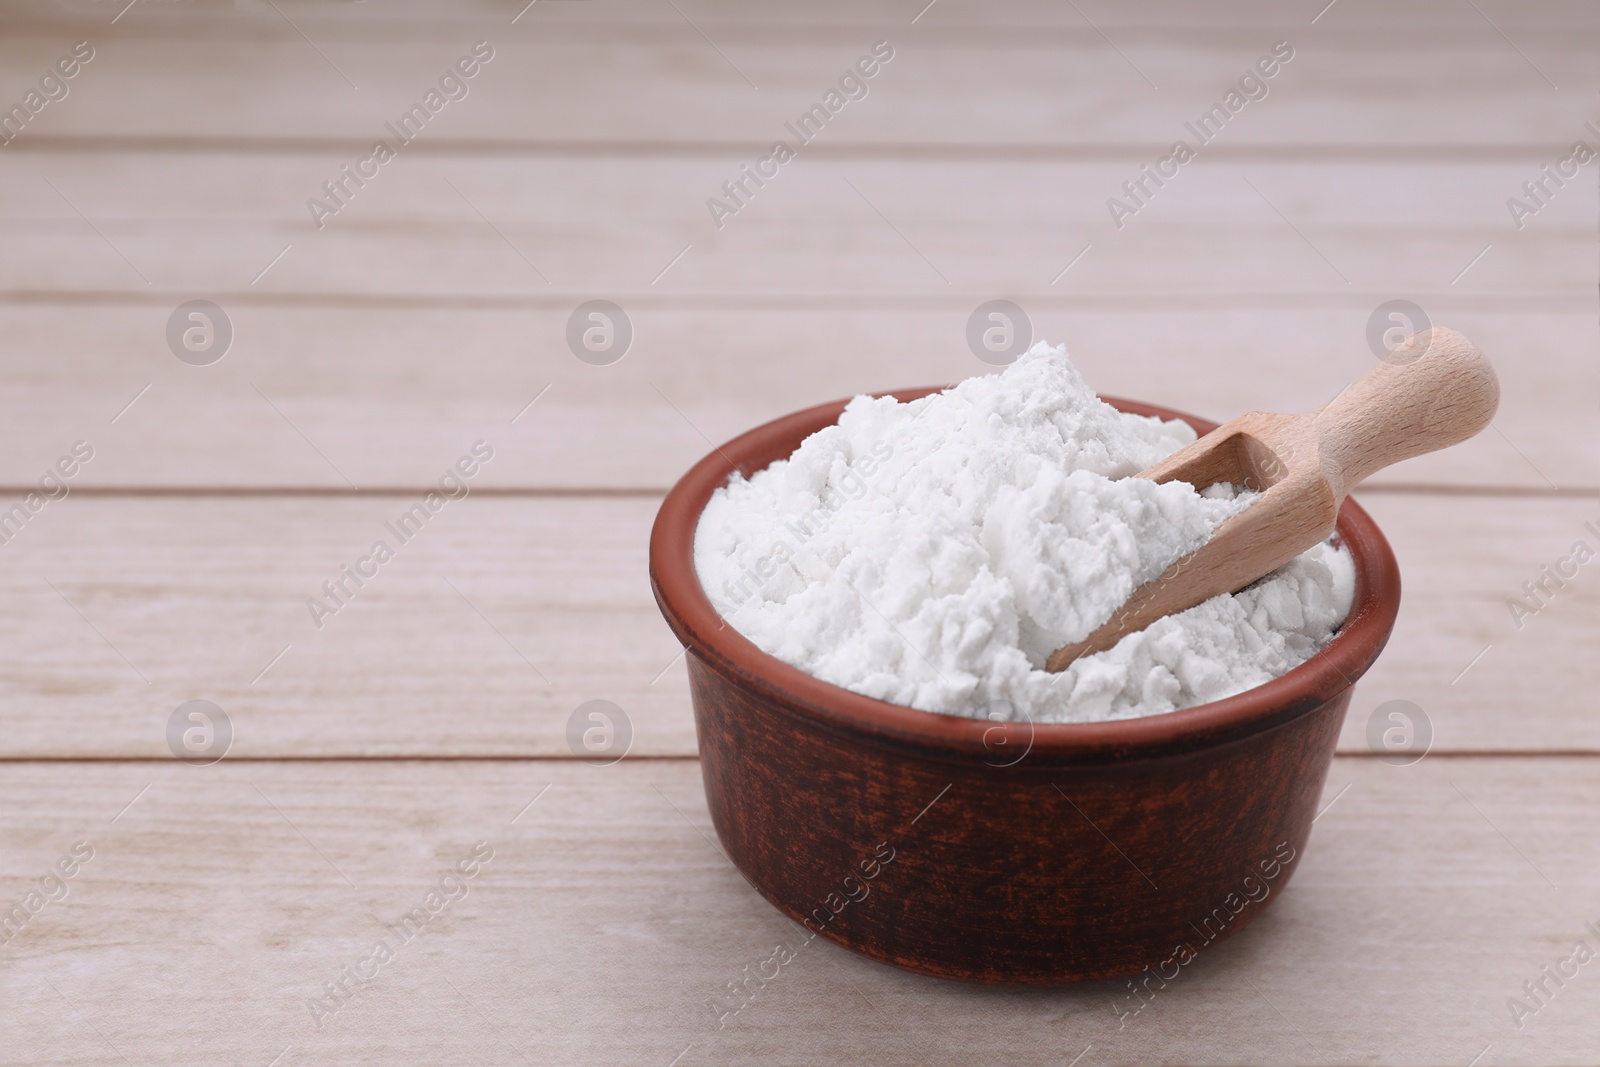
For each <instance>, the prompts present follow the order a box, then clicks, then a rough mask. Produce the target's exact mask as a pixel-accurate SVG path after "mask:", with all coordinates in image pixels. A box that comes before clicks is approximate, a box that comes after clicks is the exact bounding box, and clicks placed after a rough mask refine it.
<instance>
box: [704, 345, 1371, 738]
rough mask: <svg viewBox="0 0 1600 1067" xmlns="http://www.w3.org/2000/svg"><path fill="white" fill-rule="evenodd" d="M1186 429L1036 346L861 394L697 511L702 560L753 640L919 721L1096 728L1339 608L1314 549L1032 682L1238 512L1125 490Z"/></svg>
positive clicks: (1204, 692) (1300, 634) (1303, 653)
mask: <svg viewBox="0 0 1600 1067" xmlns="http://www.w3.org/2000/svg"><path fill="white" fill-rule="evenodd" d="M1194 439H1195V434H1194V431H1193V430H1192V429H1191V428H1190V427H1189V426H1188V425H1187V424H1186V423H1183V422H1180V421H1176V420H1174V421H1170V422H1163V421H1161V420H1159V419H1154V418H1145V417H1141V416H1136V415H1125V414H1123V413H1121V412H1119V411H1117V410H1116V409H1114V408H1112V407H1111V406H1110V405H1108V404H1106V403H1104V402H1103V401H1101V400H1100V399H1099V398H1098V397H1096V396H1095V395H1094V394H1093V392H1091V391H1090V389H1089V387H1088V386H1087V385H1086V384H1085V383H1084V381H1083V379H1082V378H1081V377H1080V376H1079V375H1078V372H1077V371H1076V369H1074V368H1073V366H1072V364H1071V363H1070V362H1069V361H1068V359H1067V356H1066V352H1065V350H1064V349H1061V348H1051V347H1050V346H1048V345H1045V344H1042V343H1041V344H1039V345H1035V346H1034V348H1033V350H1032V351H1030V352H1028V353H1027V354H1026V355H1024V356H1023V357H1022V358H1021V359H1019V360H1018V361H1017V362H1016V363H1014V364H1012V365H1011V366H1010V367H1008V368H1007V369H1006V370H1005V371H1004V372H1002V373H1000V374H991V375H985V376H982V377H977V378H971V379H968V380H967V381H964V382H962V383H961V384H960V385H957V386H955V387H954V388H952V389H949V390H946V391H945V392H943V393H937V394H934V395H932V396H928V397H924V398H923V399H921V400H916V401H912V402H911V403H909V404H902V403H900V402H898V401H896V400H894V399H893V398H890V397H884V398H879V399H873V398H870V397H864V396H859V397H856V398H855V399H854V400H852V401H851V402H850V403H849V405H848V406H847V407H846V408H845V410H844V413H843V414H842V415H841V416H840V417H839V421H838V423H837V424H835V425H833V426H829V427H826V428H825V429H822V430H819V431H818V432H817V433H814V434H812V435H811V436H810V437H808V438H806V440H805V441H804V442H802V443H801V445H800V447H799V448H798V449H797V450H796V451H795V452H794V454H793V455H792V456H790V457H789V458H788V459H785V460H779V461H777V462H775V463H773V464H772V465H771V466H769V467H767V468H766V469H765V470H762V471H758V472H757V473H755V474H754V475H752V476H751V477H749V478H743V477H738V476H735V477H734V478H733V479H731V480H730V481H729V483H728V484H727V485H726V486H724V487H723V488H721V489H719V490H717V492H716V493H714V494H713V495H712V497H711V500H710V501H709V502H708V503H707V505H706V508H705V511H704V513H703V514H702V515H701V518H700V523H699V526H698V528H697V530H696V533H695V546H694V554H695V569H696V571H697V573H698V575H699V577H700V582H701V585H702V586H703V587H704V588H705V590H706V592H707V593H708V594H709V595H710V597H711V599H712V602H713V603H714V605H715V606H716V608H717V610H718V611H719V612H721V613H722V615H723V616H724V617H725V618H726V619H727V620H728V622H729V623H730V624H731V625H733V626H734V628H735V629H737V630H738V631H739V632H740V633H742V634H744V635H745V636H746V637H748V638H749V639H750V640H751V641H752V642H754V643H755V644H756V645H757V646H758V647H759V648H761V649H763V650H764V651H766V652H768V653H770V654H771V655H773V656H776V657H777V658H779V659H781V660H783V661H784V662H785V663H789V664H791V665H793V666H795V667H798V668H799V669H801V670H803V671H806V672H807V673H810V674H813V675H815V676H816V677H818V678H821V679H823V680H825V681H828V682H832V683H833V684H835V685H839V686H842V687H844V688H846V689H850V690H853V691H855V692H858V693H862V694H864V695H867V696H872V697H877V698H879V699H882V700H888V701H892V702H894V703H898V704H906V705H910V706H912V707H916V708H921V709H923V710H926V711H938V712H946V713H950V714H958V715H970V716H976V717H987V718H1005V719H1011V718H1022V717H1029V718H1032V719H1033V720H1035V721H1039V722H1052V721H1054V722H1088V721H1103V720H1107V719H1119V718H1131V717H1136V716H1141V715H1152V714H1158V713H1161V712H1166V711H1172V710H1175V709H1177V708H1181V707H1188V706H1190V705H1193V704H1198V703H1204V702H1206V701H1210V700H1216V699H1220V698H1221V697H1224V696H1228V695H1231V694H1233V693H1238V692H1242V691H1243V690H1245V689H1248V688H1251V687H1252V686H1256V685H1259V684H1261V683H1262V682H1265V681H1268V680H1270V679H1272V678H1275V677H1277V676H1279V675H1281V674H1283V673H1284V672H1285V671H1288V670H1290V669H1291V668H1293V667H1295V666H1298V665H1299V664H1300V663H1303V662H1304V661H1305V660H1306V659H1308V658H1310V656H1311V655H1312V654H1313V653H1315V652H1316V651H1317V649H1319V648H1321V647H1322V645H1324V644H1326V642H1327V640H1328V638H1329V637H1330V636H1331V635H1332V634H1333V632H1334V631H1335V630H1336V629H1337V628H1338V627H1339V625H1340V624H1341V623H1342V622H1343V621H1344V618H1345V616H1346V615H1347V614H1348V613H1349V610H1350V604H1351V601H1352V599H1353V595H1354V586H1355V576H1354V567H1353V564H1352V563H1351V560H1350V557H1349V554H1348V553H1346V552H1344V551H1343V550H1342V549H1335V548H1333V547H1332V546H1329V545H1323V546H1319V547H1318V548H1315V549H1313V550H1311V551H1310V552H1307V553H1305V554H1304V555H1302V556H1300V557H1299V558H1297V559H1295V560H1293V561H1291V562H1290V563H1289V564H1287V565H1286V566H1285V567H1283V568H1281V569H1280V570H1278V571H1277V572H1275V573H1274V574H1272V575H1270V576H1268V577H1267V578H1264V579H1262V580H1261V581H1260V582H1258V583H1256V584H1255V585H1253V586H1251V587H1250V588H1248V589H1245V590H1242V591H1241V592H1239V593H1237V594H1233V595H1229V596H1219V597H1216V598H1214V599H1212V600H1210V601H1207V602H1206V603H1204V604H1200V605H1198V606H1196V607H1194V608H1191V609H1190V610H1189V611H1186V612H1183V613H1182V614H1179V615H1175V616H1171V617H1169V618H1166V619H1162V620H1161V621H1159V622H1157V623H1155V624H1154V625H1152V626H1150V627H1148V628H1147V629H1146V630H1144V631H1142V632H1139V633H1135V634H1130V635H1128V636H1127V637H1125V638H1123V639H1122V641H1121V642H1119V643H1118V644H1117V645H1116V646H1115V647H1114V648H1111V649H1108V650H1106V651H1104V652H1101V653H1098V654H1096V655H1092V656H1085V657H1083V658H1082V659H1080V660H1078V661H1077V662H1076V663H1074V664H1073V665H1072V666H1071V667H1070V668H1069V669H1068V670H1066V671H1063V672H1061V673H1059V674H1051V673H1048V672H1046V671H1044V670H1043V667H1044V662H1045V659H1046V658H1047V657H1048V656H1049V654H1050V653H1051V652H1053V651H1054V650H1055V649H1057V648H1060V647H1061V646H1062V645H1066V644H1070V643H1072V642H1075V641H1079V640H1082V639H1083V638H1084V637H1087V636H1088V635H1089V634H1090V633H1092V632H1093V631H1094V630H1095V629H1096V628H1097V627H1099V626H1100V624H1101V623H1103V622H1105V621H1106V620H1107V619H1108V618H1110V616H1111V613H1112V612H1113V611H1114V610H1115V609H1116V608H1117V607H1118V606H1120V605H1121V604H1122V602H1123V601H1125V600H1126V599H1127V598H1128V596H1129V595H1130V594H1131V593H1132V592H1133V591H1134V590H1135V589H1136V588H1138V587H1139V586H1140V585H1142V584H1143V583H1145V582H1147V581H1149V580H1150V579H1152V578H1154V577H1156V576H1157V575H1159V574H1160V573H1161V572H1162V571H1163V570H1165V569H1166V568H1167V567H1168V566H1169V565H1171V564H1172V563H1173V562H1174V561H1176V560H1177V559H1178V558H1179V557H1181V556H1183V555H1185V554H1187V553H1189V552H1192V551H1194V550H1195V549H1196V548H1199V547H1200V546H1201V545H1202V544H1204V543H1205V542H1206V540H1207V539H1208V538H1209V537H1210V536H1211V532H1212V530H1214V529H1215V528H1216V527H1217V525H1218V524H1220V523H1221V522H1222V521H1223V520H1224V519H1226V518H1228V517H1229V516H1230V515H1233V514H1236V513H1237V512H1239V511H1240V510H1242V509H1243V508H1245V507H1248V506H1249V504H1250V502H1251V501H1252V500H1253V499H1254V497H1255V494H1254V493H1250V492H1247V491H1242V490H1241V491H1235V490H1234V489H1233V488H1232V487H1230V486H1215V487H1212V488H1211V489H1208V490H1206V491H1205V492H1204V493H1198V492H1196V491H1195V490H1194V488H1193V487H1192V486H1190V485H1188V484H1186V483H1183V482H1169V483H1166V484H1162V485H1157V484H1156V483H1154V482H1150V481H1146V480H1144V479H1141V478H1130V477H1129V475H1132V474H1134V473H1136V472H1138V471H1140V470H1143V469H1144V468H1146V467H1148V466H1150V465H1152V464H1153V463H1155V462H1156V461H1157V460H1160V459H1162V458H1163V457H1165V456H1167V455H1170V454H1171V453H1172V452H1174V451H1176V450H1177V449H1179V448H1181V447H1182V446H1184V445H1186V444H1188V443H1190V442H1191V441H1193V440H1194Z"/></svg>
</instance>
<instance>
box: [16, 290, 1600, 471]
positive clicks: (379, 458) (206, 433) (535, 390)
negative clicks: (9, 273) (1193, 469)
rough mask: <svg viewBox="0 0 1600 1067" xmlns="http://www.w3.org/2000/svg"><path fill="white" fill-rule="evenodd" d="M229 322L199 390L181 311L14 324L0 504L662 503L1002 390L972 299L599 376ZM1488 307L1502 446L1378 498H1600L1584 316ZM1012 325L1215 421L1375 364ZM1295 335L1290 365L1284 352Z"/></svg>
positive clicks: (1194, 335)
mask: <svg viewBox="0 0 1600 1067" xmlns="http://www.w3.org/2000/svg"><path fill="white" fill-rule="evenodd" d="M224 303H225V304H227V306H228V308H229V312H230V315H231V317H232V319H233V322H234V326H235V334H236V340H235V347H234V350H233V351H232V352H230V353H229V354H228V356H227V357H226V358H224V359H223V360H222V361H221V362H220V363H217V364H215V365H213V366H210V367H190V366H187V365H185V364H182V363H180V362H178V360H176V359H175V358H173V356H172V354H171V352H170V351H168V350H167V347H166V342H165V340H164V336H163V335H164V330H165V325H166V321H167V318H168V316H169V315H170V314H171V312H172V310H173V308H174V306H175V302H173V301H169V302H163V303H160V304H156V303H150V304H138V305H130V306H115V307H105V306H90V307H83V306H78V305H75V304H68V305H49V304H42V305H30V306H9V307H5V306H0V322H3V323H5V324H6V328H7V329H8V330H9V334H8V342H7V344H8V351H7V360H8V363H7V366H8V368H9V377H8V382H9V383H10V384H9V387H8V388H7V389H6V390H5V391H4V392H3V394H0V485H7V486H21V485H25V484H28V483H31V482H33V481H34V480H35V479H36V478H37V477H38V476H39V475H40V473H41V472H42V471H43V470H44V469H45V468H46V467H47V466H49V465H50V464H51V463H52V462H54V460H55V459H56V458H57V457H58V456H59V455H60V454H61V452H62V451H63V450H64V449H65V448H67V447H68V446H70V445H71V443H72V442H73V441H75V440H78V439H80V438H82V439H87V440H89V441H90V442H91V443H92V444H94V446H95V448H96V457H95V459H94V461H93V462H92V463H90V464H88V465H87V466H86V467H84V468H83V470H82V472H81V474H80V475H79V478H80V479H81V484H83V485H95V486H118V487H136V486H169V487H192V488H210V487H256V488H260V487H272V488H295V487H311V488H318V489H348V487H349V485H350V484H352V483H353V484H355V485H357V486H361V487H363V488H366V487H406V488H421V487H424V486H427V485H429V484H431V483H432V482H433V480H434V479H436V478H437V477H438V476H439V473H440V472H441V471H442V470H443V468H444V467H445V466H446V465H447V464H449V463H450V462H451V461H452V460H453V459H454V458H455V457H457V456H459V455H460V454H461V451H462V449H463V448H465V447H466V446H467V445H469V444H470V443H471V442H472V441H474V440H476V439H478V438H480V437H481V438H486V439H488V440H490V441H492V442H493V443H494V444H495V446H496V449H497V457H496V459H495V461H494V463H493V464H491V465H490V466H489V467H488V468H486V469H485V471H484V473H483V479H484V484H486V485H493V486H498V487H503V488H562V489H588V488H629V489H639V488H643V489H650V490H655V491H661V492H664V491H665V490H666V489H667V488H669V487H670V486H671V485H672V483H673V482H674V481H676V480H677V478H678V477H679V476H680V475H681V474H682V473H683V472H684V471H685V470H687V469H688V468H689V466H690V465H691V464H693V463H694V462H695V461H696V460H698V459H699V458H700V457H701V456H703V455H706V454H707V453H708V452H710V451H711V448H712V447H713V444H715V443H720V442H722V441H726V440H728V439H729V438H731V437H733V436H735V435H736V434H739V433H741V432H743V431H745V430H747V429H750V428H751V427H753V426H756V425H758V424H760V423H762V422H765V421H768V420H770V419H774V418H777V417H779V416H780V415H783V414H786V413H788V412H790V411H794V410H796V409H798V408H801V407H804V406H808V405H810V404H816V403H822V402H824V401H828V400H834V399H838V398H840V397H843V396H849V395H853V394H855V393H859V392H875V391H882V390H886V389H895V388H905V387H909V386H915V385H934V384H939V383H942V382H950V381H956V380H959V379H961V378H964V377H967V376H969V375H972V374H977V373H986V372H988V371H989V370H991V368H990V367H989V366H988V365H987V364H983V363H980V362H979V361H978V360H977V359H976V358H974V357H973V355H972V353H971V351H970V350H969V349H968V347H967V343H966V340H965V329H966V324H967V320H968V318H969V316H970V315H971V313H972V311H973V308H974V307H975V306H976V304H975V302H972V301H966V300H951V299H939V300H930V301H927V302H907V303H902V304H898V305H890V306H887V307H884V306H877V307H874V306H871V305H868V306H854V305H852V304H851V303H850V302H847V301H845V302H840V303H838V304H835V303H830V302H827V301H813V300H808V299H805V298H798V299H782V298H777V297H770V298H762V299H760V300H754V301H750V302H748V303H723V304H717V305H712V306H705V305H703V304H701V305H697V304H696V303H695V302H691V301H688V300H679V299H672V300H666V301H661V300H655V301H652V302H651V303H649V304H634V303H631V302H628V301H626V300H624V303H625V304H627V305H628V309H629V314H630V317H631V318H632V319H633V322H634V328H635V341H634V345H633V347H632V349H631V350H630V351H629V353H628V355H627V356H626V357H625V358H624V359H623V360H622V361H621V362H619V363H616V364H614V365H612V366H609V367H593V366H589V365H587V364H584V363H581V362H579V361H578V360H577V359H576V358H574V357H573V355H572V353H571V352H570V351H569V350H568V349H567V347H566V343H565V340H564V336H565V326H566V322H567V318H568V316H569V314H570V313H571V311H572V309H573V307H575V306H576V302H575V301H574V302H573V303H571V304H567V303H562V304H560V305H558V306H555V307H549V306H545V307H538V306H535V307H529V308H526V309H521V310H516V309H510V308H457V309H444V308H433V309H415V308H410V307H408V306H406V304H405V302H404V301H403V300H401V301H397V302H395V303H389V302H378V303H373V304H369V305H366V306H360V305H356V306H346V307H295V308H285V307H282V306H278V305H274V304H267V305H243V306H241V305H239V304H235V303H232V302H229V301H227V300H226V298H224ZM1485 303H1491V302H1488V301H1475V300H1472V299H1468V298H1456V299H1452V300H1449V301H1444V300H1441V301H1438V302H1437V303H1436V304H1435V305H1434V310H1433V313H1434V314H1436V315H1438V316H1439V317H1440V318H1447V321H1450V322H1452V323H1454V324H1456V325H1457V326H1458V327H1460V328H1461V329H1462V330H1463V332H1465V333H1466V334H1467V335H1468V336H1469V337H1470V338H1471V339H1472V340H1473V341H1474V342H1475V343H1476V344H1477V345H1478V346H1479V347H1480V348H1482V349H1483V350H1484V351H1485V352H1487V353H1488V354H1489V355H1490V357H1491V358H1492V359H1495V360H1496V362H1497V365H1498V367H1499V369H1500V373H1501V384H1502V388H1503V394H1504V396H1503V399H1502V404H1501V411H1500V414H1499V415H1498V416H1497V418H1496V422H1495V430H1494V431H1492V432H1489V433H1485V434H1483V435H1480V436H1479V437H1478V438H1475V439H1474V440H1473V441H1470V442H1468V443H1466V444H1464V445H1461V446H1460V447H1458V448H1455V449H1451V450H1449V451H1447V452H1443V453H1438V454H1436V455H1433V456H1425V457H1420V458H1418V459H1415V460H1410V461H1407V462H1406V463H1404V464H1402V465H1400V466H1397V467H1395V468H1393V469H1392V470H1390V471H1387V472H1383V473H1380V474H1379V475H1378V476H1377V477H1376V478H1375V479H1374V480H1375V481H1378V482H1384V481H1388V482H1390V483H1391V484H1393V483H1396V482H1399V483H1407V484H1412V485H1415V484H1443V485H1452V486H1484V485H1489V486H1496V485H1498V486H1515V487H1522V488H1530V489H1532V488H1542V489H1549V488H1550V487H1552V486H1561V487H1563V488H1581V487H1593V486H1596V485H1600V441H1597V440H1596V438H1595V436H1594V435H1593V434H1591V433H1588V432H1587V427H1588V426H1589V420H1590V418H1591V413H1592V411H1593V408H1594V406H1595V405H1596V404H1597V403H1600V383H1597V382H1596V379H1595V376H1594V375H1593V374H1591V373H1589V371H1588V370H1587V366H1586V361H1587V360H1588V355H1587V354H1588V353H1590V352H1592V351H1594V349H1595V346H1596V345H1600V329H1597V327H1596V323H1595V317H1594V315H1593V314H1592V313H1590V312H1588V311H1583V310H1580V309H1579V307H1578V306H1577V302H1576V301H1574V302H1573V303H1572V304H1571V305H1570V306H1569V307H1568V308H1567V309H1566V310H1560V309H1554V308H1540V307H1537V306H1527V307H1524V308H1522V309H1520V310H1510V311H1498V310H1494V309H1493V307H1492V303H1491V306H1490V307H1483V306H1475V305H1480V304H1485ZM1022 304H1023V306H1024V309H1025V310H1027V311H1028V312H1029V314H1030V316H1031V318H1032V320H1033V323H1034V330H1035V332H1036V335H1037V336H1039V337H1041V338H1046V339H1049V340H1051V341H1052V342H1060V343H1064V344H1065V345H1066V346H1067V350H1068V352H1069V354H1071V356H1072V357H1073V359H1074V361H1075V363H1076V364H1077V366H1078V368H1079V369H1080V370H1081V371H1082V373H1083V375H1084V377H1085V379H1086V380H1087V381H1089V382H1090V383H1092V384H1093V385H1094V386H1095V387H1096V388H1097V389H1099V390H1101V391H1103V392H1105V393H1109V394H1114V395H1119V396H1125V397H1130V398H1133V399H1138V400H1144V401H1148V402H1151V403H1161V404H1165V405H1168V406H1170V407H1174V408H1178V409H1180V410H1185V411H1191V412H1194V413H1195V414H1198V415H1202V416H1206V417H1209V418H1213V419H1218V420H1219V421H1221V420H1225V419H1226V418H1229V417H1231V416H1233V415H1237V414H1239V413H1241V412H1243V411H1249V410H1265V411H1274V410H1276V411H1297V410H1309V409H1311V408H1314V407H1316V406H1317V405H1319V404H1321V403H1323V402H1325V401H1326V399H1327V398H1328V397H1329V396H1332V395H1334V394H1336V393H1337V392H1338V391H1339V390H1340V389H1341V388H1343V387H1344V386H1345V385H1346V384H1347V383H1348V382H1350V381H1353V380H1354V379H1355V378H1357V377H1359V376H1360V375H1361V374H1362V373H1364V372H1365V371H1366V369H1367V368H1369V367H1370V366H1371V365H1372V364H1373V363H1374V362H1375V361H1374V359H1373V357H1372V355H1371V353H1370V351H1368V349H1367V347H1366V340H1365V330H1366V324H1367V320H1368V317H1369V315H1370V313H1371V311H1372V307H1373V305H1372V304H1371V303H1369V302H1367V301H1364V300H1361V301H1358V300H1348V301H1346V300H1343V299H1339V300H1328V301H1319V302H1317V303H1316V304H1312V305H1310V306H1305V305H1302V306H1299V307H1283V306H1280V305H1277V304H1276V303H1275V302H1272V301H1262V302H1260V303H1255V304H1242V303H1238V302H1231V301H1221V302H1218V301H1213V300H1209V299H1203V298H1195V299H1188V298H1185V299H1182V300H1180V299H1178V298H1175V297H1174V298H1165V297H1159V296H1152V297H1149V298H1140V299H1138V300H1132V299H1127V300H1112V299H1110V298H1087V299H1084V300H1081V301H1079V300H1073V301H1066V302H1061V303H1043V302H1038V303H1036V302H1034V301H1031V300H1029V299H1027V298H1026V297H1024V298H1023V299H1022ZM1135 335H1137V336H1138V337H1139V338H1140V343H1138V344H1132V343H1130V338H1131V337H1133V336H1135ZM1285 336H1294V337H1296V338H1298V339H1299V341H1298V342H1297V343H1296V345H1295V346H1293V347H1286V346H1285V344H1284V342H1283V340H1282V339H1283V338H1284V337H1285ZM146 386H149V387H150V388H149V391H148V392H142V391H143V390H144V389H145V387H146ZM546 386H549V387H550V388H549V392H548V393H546V394H544V395H543V396H542V397H541V398H540V399H539V401H538V403H537V404H536V405H535V406H534V407H533V408H531V409H529V410H527V412H526V413H525V414H522V415H521V417H520V418H517V416H518V413H519V412H520V411H522V409H523V408H524V407H525V406H526V405H527V404H528V403H529V402H530V401H532V400H533V399H534V398H535V397H536V396H539V395H540V393H541V391H542V390H544V389H545V387H546ZM141 393H142V395H141ZM135 398H137V400H136V402H135ZM130 403H131V404H132V406H131V407H129V405H130ZM124 408H126V409H127V410H126V411H125V412H124V411H123V409H124ZM119 413H121V414H120V417H119ZM513 418H516V419H517V421H516V422H515V424H513V423H512V419H513ZM113 419H116V422H115V424H113V423H112V420H113ZM319 452H320V455H319ZM341 472H342V475H341ZM345 479H348V482H347V481H346V480H345Z"/></svg>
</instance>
